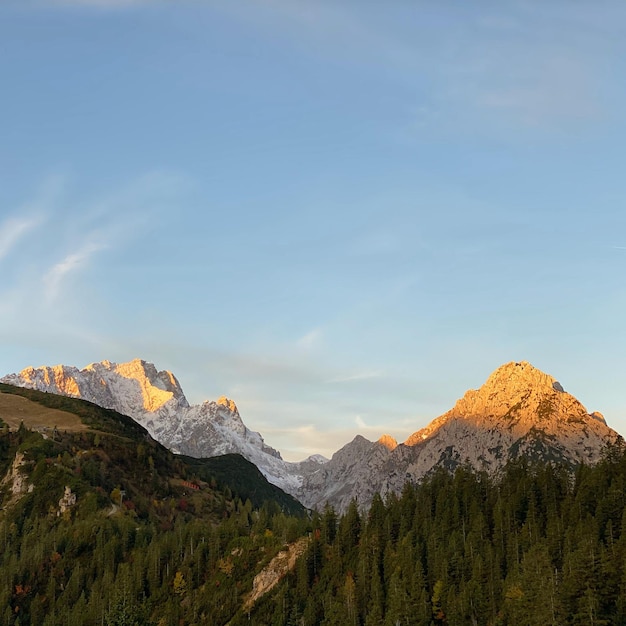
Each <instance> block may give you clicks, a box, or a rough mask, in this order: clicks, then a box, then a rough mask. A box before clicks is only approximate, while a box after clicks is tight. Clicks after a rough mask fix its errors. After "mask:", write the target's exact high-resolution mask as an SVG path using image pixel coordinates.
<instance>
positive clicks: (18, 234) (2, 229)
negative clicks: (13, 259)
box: [0, 217, 43, 261]
mask: <svg viewBox="0 0 626 626" xmlns="http://www.w3.org/2000/svg"><path fill="white" fill-rule="evenodd" d="M42 221H43V220H42V219H41V218H40V217H29V218H15V217H12V218H9V219H7V220H5V221H4V222H3V223H2V224H0V261H1V260H2V259H4V258H5V257H7V256H8V255H9V254H10V252H11V250H12V249H13V248H14V247H15V245H16V244H17V243H18V241H19V240H20V239H21V238H22V237H23V236H24V235H25V234H26V233H28V232H29V231H30V230H33V229H34V228H36V227H37V226H39V224H41V222H42Z"/></svg>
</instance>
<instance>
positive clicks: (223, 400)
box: [217, 396, 239, 415]
mask: <svg viewBox="0 0 626 626" xmlns="http://www.w3.org/2000/svg"><path fill="white" fill-rule="evenodd" d="M217 404H219V405H220V406H223V407H226V408H227V409H228V410H229V411H230V412H231V413H236V414H237V415H239V411H238V409H237V405H236V404H235V401H234V400H231V399H230V398H227V397H226V396H220V397H219V398H218V399H217Z"/></svg>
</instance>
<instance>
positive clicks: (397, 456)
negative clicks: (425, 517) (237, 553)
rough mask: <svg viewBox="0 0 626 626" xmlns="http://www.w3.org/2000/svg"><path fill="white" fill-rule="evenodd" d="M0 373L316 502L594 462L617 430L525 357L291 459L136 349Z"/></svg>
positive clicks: (337, 503)
mask: <svg viewBox="0 0 626 626" xmlns="http://www.w3.org/2000/svg"><path fill="white" fill-rule="evenodd" d="M1 380H2V381H3V382H6V383H9V384H13V385H19V386H22V387H31V388H34V389H39V390H42V391H49V392H52V393H60V394H64V395H72V396H76V397H80V398H84V399H86V400H89V401H91V402H94V403H96V404H99V405H100V406H104V407H107V408H111V409H115V410H116V411H119V412H121V413H125V414H126V415H130V416H131V417H133V418H134V419H135V420H136V421H138V422H139V423H140V424H142V425H143V426H145V427H146V428H147V429H148V431H149V432H150V434H151V435H152V436H153V437H154V438H155V439H157V440H158V441H160V442H161V443H162V444H163V445H165V446H167V447H168V448H170V449H171V450H173V451H174V452H180V453H182V454H188V455H190V456H195V457H207V456H216V455H219V454H226V453H229V452H236V453H239V454H241V455H242V456H244V457H245V458H246V459H248V460H249V461H251V462H252V463H254V464H255V465H257V467H258V468H259V469H260V470H261V472H262V473H263V474H264V475H265V477H266V478H267V479H268V481H270V482H271V483H273V484H275V485H277V486H279V487H280V488H282V489H283V490H284V491H286V492H287V493H290V494H291V495H293V496H295V497H296V498H298V499H299V500H300V501H301V502H302V503H303V504H304V505H305V506H307V507H310V508H318V509H321V508H323V507H324V505H325V503H326V502H329V503H330V504H332V505H333V506H334V507H335V509H336V510H337V511H338V512H343V511H345V510H346V508H347V507H348V505H349V503H350V501H351V500H352V499H353V498H355V499H356V500H357V502H358V503H359V504H360V505H361V506H362V507H367V506H368V505H369V503H370V502H371V500H372V497H373V495H374V494H375V493H376V492H380V493H381V494H382V495H383V496H384V495H386V494H388V493H390V492H394V493H398V492H400V491H401V489H402V486H403V485H404V483H405V482H406V481H407V480H412V481H419V480H421V479H422V478H423V477H424V476H426V475H427V474H428V473H429V472H431V471H432V470H433V469H435V468H437V467H440V466H443V467H446V468H448V469H451V470H452V469H454V468H455V467H457V466H459V465H462V464H468V465H470V466H471V467H473V468H474V469H476V470H484V471H487V472H489V473H492V474H493V473H496V472H497V471H498V470H499V469H500V468H502V467H503V465H504V464H505V463H506V462H507V461H509V460H511V459H515V458H518V457H520V456H527V457H530V458H532V459H538V460H539V459H542V460H551V461H555V462H559V463H565V464H567V465H570V466H575V465H577V464H579V463H590V464H592V463H595V462H597V461H598V460H599V458H600V456H601V454H602V450H603V448H604V447H605V446H606V445H607V444H610V443H615V442H617V441H618V440H620V439H621V438H620V437H619V435H618V434H617V433H616V432H615V431H614V430H612V429H611V428H609V427H608V426H607V425H606V422H605V421H604V418H603V417H602V415H601V414H600V413H588V412H587V409H585V407H584V406H583V405H582V404H581V403H580V402H579V401H578V400H577V399H576V398H574V396H572V395H570V394H569V393H567V392H566V391H564V389H563V387H562V386H561V384H560V383H559V382H558V381H556V380H555V379H554V378H553V377H552V376H549V375H548V374H545V373H543V372H541V371H540V370H538V369H536V368H534V367H533V366H532V365H530V364H529V363H526V362H519V363H514V362H513V363H507V364H506V365H503V366H502V367H500V368H498V369H497V370H496V371H495V372H493V374H491V376H489V378H488V379H487V381H486V382H485V384H484V385H483V386H482V387H481V388H480V389H477V390H471V391H468V392H467V393H466V394H465V395H464V396H463V397H462V398H461V399H460V400H459V401H458V402H457V403H456V404H455V405H454V407H453V408H452V409H451V410H450V411H448V412H447V413H444V414H443V415H442V416H440V417H438V418H436V419H435V420H433V421H432V422H431V423H430V424H429V425H428V426H426V427H425V428H422V429H421V430H418V431H417V432H415V433H414V434H412V435H411V436H410V437H409V438H408V439H407V440H406V441H405V442H404V443H402V444H399V445H398V444H397V443H396V441H395V440H394V439H393V438H392V437H390V436H388V435H383V436H382V437H381V438H380V439H379V440H378V441H376V442H371V441H368V440H367V439H365V438H364V437H361V436H357V437H356V438H355V439H354V440H353V441H351V442H350V443H348V444H346V445H345V446H344V447H343V448H341V449H340V450H339V451H337V452H336V453H335V454H334V455H333V457H332V459H331V460H330V461H328V460H327V459H325V458H324V457H321V456H319V455H314V456H312V457H309V458H308V459H307V460H305V461H302V462H300V463H288V462H286V461H284V460H283V459H282V458H281V456H280V454H279V453H278V452H277V451H276V450H274V449H273V448H271V447H270V446H268V445H267V444H265V442H264V441H263V438H262V437H261V435H260V434H259V433H257V432H253V431H251V430H249V429H248V428H247V427H246V426H245V424H244V423H243V421H242V420H241V417H240V415H239V411H238V410H237V406H236V405H235V403H234V402H233V401H232V400H229V399H228V398H224V397H222V398H219V399H218V400H217V401H215V402H204V403H203V404H201V405H196V406H190V405H189V403H188V402H187V399H186V398H185V396H184V394H183V392H182V389H181V387H180V385H179V383H178V381H177V380H176V378H175V377H174V375H173V374H171V373H170V372H167V371H162V372H159V371H157V369H156V368H155V367H154V365H152V364H151V363H146V362H145V361H141V360H139V359H137V360H135V361H131V362H130V363H122V364H120V365H117V364H115V363H110V362H108V361H103V362H102V363H94V364H92V365H89V366H87V367H86V368H85V369H83V370H78V369H76V368H73V367H65V366H56V367H41V368H37V369H34V368H27V369H25V370H23V371H22V372H20V373H19V374H11V375H9V376H6V377H4V378H3V379H1Z"/></svg>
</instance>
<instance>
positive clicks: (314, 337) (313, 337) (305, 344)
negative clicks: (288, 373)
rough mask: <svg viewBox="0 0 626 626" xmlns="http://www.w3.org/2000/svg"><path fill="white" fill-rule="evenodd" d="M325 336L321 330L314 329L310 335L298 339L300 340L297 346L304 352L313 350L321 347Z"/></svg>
mask: <svg viewBox="0 0 626 626" xmlns="http://www.w3.org/2000/svg"><path fill="white" fill-rule="evenodd" d="M323 334H324V333H323V331H322V329H321V328H313V329H312V330H310V331H309V332H308V333H306V334H304V335H302V337H299V338H298V340H297V341H296V346H297V347H298V348H300V349H302V350H311V349H313V348H314V347H316V346H317V345H319V343H320V342H321V340H322V337H323Z"/></svg>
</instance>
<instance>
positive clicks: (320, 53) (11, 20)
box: [0, 0, 626, 459]
mask: <svg viewBox="0 0 626 626" xmlns="http://www.w3.org/2000/svg"><path fill="white" fill-rule="evenodd" d="M625 25H626V6H625V5H624V4H623V3H618V2H613V3H611V2H607V3H603V4H602V8H601V9H600V8H599V7H598V5H597V3H592V2H584V1H583V2H578V3H570V2H557V1H555V2H550V3H539V2H508V3H493V2H483V3H481V2H473V3H471V4H463V3H454V2H448V3H435V2H415V3H409V2H400V1H398V2H391V3H384V5H383V4H382V3H367V2H365V3H364V2H358V3H357V2H352V3H348V2H316V3H310V2H289V1H287V0H278V1H271V2H263V3H259V2H228V3H217V2H216V3H213V2H199V1H198V2H191V1H188V2H186V1H181V2H176V3H159V2H149V3H148V2H141V1H131V0H127V1H125V0H116V1H114V0H98V1H96V0H93V1H90V0H66V1H52V0H50V1H47V2H46V1H43V0H42V1H29V0H20V1H19V2H12V1H11V0H9V1H8V2H7V1H5V2H3V4H2V6H1V7H0V52H1V53H0V81H1V82H0V85H1V87H0V89H1V90H2V91H1V95H2V98H1V104H0V137H1V138H2V140H1V141H0V275H1V276H2V280H1V281H0V341H1V345H2V350H1V351H0V371H1V373H2V374H4V373H9V372H13V371H18V370H20V369H22V368H23V367H26V366H28V365H34V366H37V365H44V364H45V365H52V364H57V363H64V364H68V365H76V366H79V367H83V366H84V365H86V364H88V363H90V362H93V361H100V360H103V359H109V360H111V361H118V362H121V361H125V360H129V359H131V358H134V357H141V358H144V359H146V360H149V361H152V362H154V363H155V364H156V366H157V367H158V368H160V369H169V370H172V371H173V372H174V373H175V374H176V375H177V377H178V378H179V380H180V382H181V384H182V385H183V388H184V390H185V391H186V394H187V395H188V397H189V399H190V400H191V401H193V402H200V401H202V400H204V399H211V398H216V397H217V396H219V395H222V394H225V395H228V396H230V397H232V398H233V399H234V400H235V401H236V402H237V404H238V406H239V408H240V412H241V414H242V416H243V418H244V421H245V422H246V423H247V424H248V426H250V427H251V428H253V429H255V430H259V431H260V432H261V433H262V434H263V435H264V437H265V439H266V441H267V442H268V443H270V444H271V445H273V446H275V447H278V448H279V449H280V450H281V451H282V452H283V454H284V456H285V457H286V458H288V459H298V458H303V457H304V456H306V455H307V454H309V453H313V452H321V453H324V454H326V455H330V454H331V453H332V452H333V451H334V450H336V449H337V448H338V447H340V446H341V445H343V444H344V443H346V442H347V441H349V440H350V439H352V437H354V435H355V434H357V433H361V434H363V435H365V436H367V437H368V438H370V439H374V438H377V437H378V436H379V435H380V434H382V433H383V432H389V433H390V434H392V435H394V436H395V437H397V438H398V439H399V440H403V439H404V438H406V437H407V436H408V435H409V434H410V433H412V432H414V431H415V430H417V429H419V428H421V427H422V426H424V425H425V424H426V423H427V422H428V421H430V420H431V419H432V418H434V417H436V416H437V415H439V414H441V413H443V412H444V411H445V410H447V409H448V408H450V407H451V406H452V405H453V403H454V402H455V400H456V399H457V398H458V397H460V396H461V395H462V394H463V393H464V391H465V390H466V389H468V388H476V387H478V386H480V385H481V384H482V383H483V382H484V380H485V379H486V378H487V376H488V375H489V373H490V372H491V371H492V370H493V369H495V368H496V367H498V366H499V365H501V364H502V363H505V362H507V361H511V360H528V361H530V362H531V363H533V364H534V365H535V366H537V367H539V368H540V369H543V370H544V371H547V372H549V373H551V374H552V375H554V376H555V377H556V378H558V379H559V380H561V382H562V384H563V385H564V387H565V389H566V390H568V391H570V392H572V393H573V394H574V395H576V396H577V397H578V398H579V399H580V400H581V401H582V402H583V403H584V404H585V405H586V406H587V408H588V409H589V410H590V411H591V410H599V411H601V412H603V413H604V414H605V416H606V418H607V421H608V423H609V424H610V425H611V426H613V427H614V428H616V429H617V430H618V431H620V432H622V433H626V391H625V389H626V386H625V385H624V379H625V369H624V354H626V332H625V331H624V319H625V318H624V310H625V305H626V278H625V276H626V272H625V270H626V210H625V200H626V183H625V182H624V180H625V179H624V173H623V164H624V146H625V145H626V124H625V121H624V120H625V117H624V113H623V112H624V110H626V97H625V96H626V94H625V87H626V81H624V76H626V41H625V40H624V38H623V29H624V26H625Z"/></svg>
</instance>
